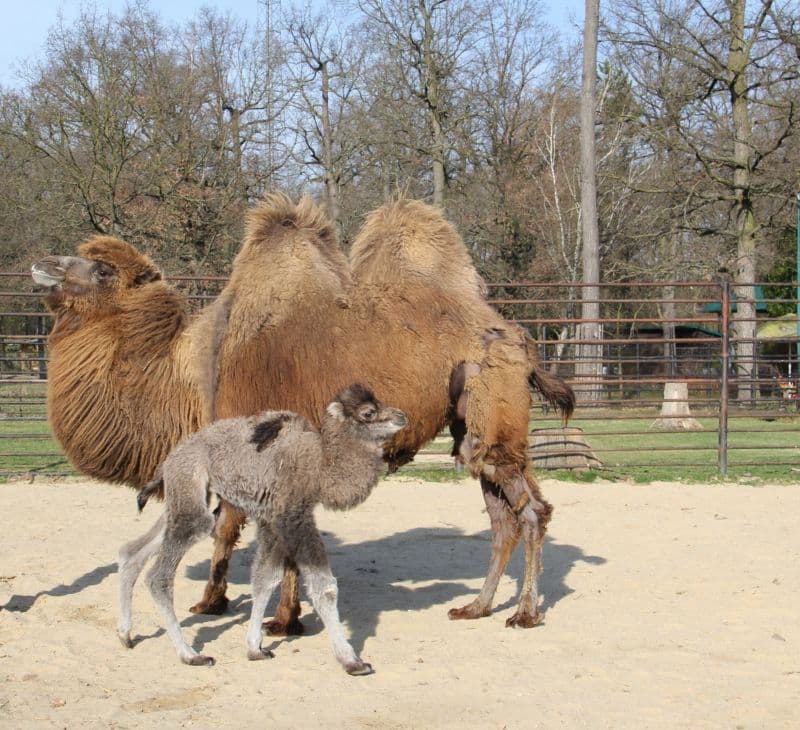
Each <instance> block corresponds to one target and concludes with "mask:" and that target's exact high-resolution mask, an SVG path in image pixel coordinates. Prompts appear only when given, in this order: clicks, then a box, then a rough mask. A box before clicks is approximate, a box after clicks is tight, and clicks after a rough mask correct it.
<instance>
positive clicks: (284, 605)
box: [264, 558, 305, 636]
mask: <svg viewBox="0 0 800 730" xmlns="http://www.w3.org/2000/svg"><path fill="white" fill-rule="evenodd" d="M283 571H284V572H283V582H282V583H281V599H280V601H279V602H278V607H277V608H276V609H275V618H273V619H271V620H270V621H265V622H264V628H265V629H266V631H267V633H268V634H269V635H270V636H299V635H300V634H302V633H303V632H304V631H305V628H304V627H303V624H301V623H300V580H299V576H298V571H297V564H296V563H295V562H294V560H291V559H290V558H287V559H286V561H285V562H284V566H283Z"/></svg>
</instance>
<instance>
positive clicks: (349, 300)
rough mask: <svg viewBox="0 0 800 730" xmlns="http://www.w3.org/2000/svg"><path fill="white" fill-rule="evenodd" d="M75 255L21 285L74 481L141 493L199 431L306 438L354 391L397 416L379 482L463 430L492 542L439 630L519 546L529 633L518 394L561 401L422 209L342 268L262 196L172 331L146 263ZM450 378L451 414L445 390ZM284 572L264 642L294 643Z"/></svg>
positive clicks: (298, 216) (221, 572) (99, 246)
mask: <svg viewBox="0 0 800 730" xmlns="http://www.w3.org/2000/svg"><path fill="white" fill-rule="evenodd" d="M81 253H82V254H83V255H84V256H86V257H87V258H85V259H84V258H81V259H70V260H69V261H68V260H66V259H48V260H45V261H44V262H41V263H40V264H37V265H35V266H34V278H36V273H37V267H38V270H39V274H40V278H39V279H37V280H39V281H40V283H44V284H47V285H49V283H50V281H51V279H52V283H53V284H54V285H55V288H54V289H52V290H51V293H50V294H49V295H48V301H49V302H50V306H51V308H52V309H53V311H54V313H55V315H56V326H55V329H54V334H53V337H52V339H51V341H50V348H51V357H52V360H53V365H52V366H51V375H52V378H51V385H50V388H51V397H50V403H51V419H52V421H53V424H54V429H55V431H56V434H57V435H58V437H59V439H60V440H61V442H62V444H63V445H64V447H65V450H66V451H67V453H68V454H69V456H70V458H71V459H72V461H73V463H75V464H76V466H77V467H78V468H79V469H81V470H82V471H84V472H86V473H89V474H92V475H94V476H99V477H101V478H104V479H112V480H116V481H128V482H130V483H132V484H135V485H142V484H145V483H146V482H147V481H148V480H149V479H150V478H151V477H152V476H153V471H154V469H155V467H156V465H157V464H158V463H159V462H160V461H161V460H162V459H163V457H164V456H165V455H166V453H167V452H168V451H169V449H170V447H171V446H173V445H174V444H175V442H176V441H177V440H178V439H179V438H180V437H182V436H183V435H185V434H186V433H189V432H190V431H193V430H195V429H197V428H198V427H199V426H200V425H202V424H203V423H205V422H207V421H209V420H210V419H212V418H225V417H230V416H238V415H253V414H255V413H257V412H259V411H262V410H264V409H271V410H291V411H294V412H298V413H300V414H301V415H303V416H305V417H306V418H308V419H309V420H310V421H312V423H314V424H315V425H316V426H319V424H320V419H321V416H322V414H323V412H324V409H325V406H326V404H327V402H328V399H329V397H330V394H331V393H333V392H337V391H338V390H339V389H341V388H342V387H343V386H345V385H346V384H347V383H349V382H353V381H356V380H361V381H364V382H366V383H368V384H369V385H370V386H371V387H372V388H373V389H374V390H375V393H376V395H377V396H378V398H379V399H380V400H382V401H384V402H389V403H393V404H396V405H397V406H398V407H399V408H401V409H402V410H404V411H405V412H406V413H407V415H408V418H409V425H408V427H407V428H405V429H403V431H402V432H401V433H399V434H398V435H397V436H396V437H395V438H394V439H393V440H392V441H391V442H390V443H389V444H388V446H387V448H386V454H385V455H386V459H387V461H388V462H389V465H390V467H391V468H396V467H397V466H398V465H400V464H402V463H405V462H406V461H408V460H410V459H411V458H412V457H413V455H414V453H416V451H417V450H418V449H419V448H420V446H422V445H423V444H424V443H426V442H427V441H429V440H430V439H431V438H433V437H434V436H435V435H436V434H437V433H438V432H439V430H440V429H441V428H442V427H443V426H444V425H445V424H446V423H447V422H448V421H452V422H460V423H461V424H462V426H463V433H462V434H461V436H462V438H463V440H462V442H461V449H460V451H461V455H462V457H463V459H464V461H465V463H467V464H468V466H469V468H470V470H471V471H472V473H473V474H475V475H479V476H480V477H481V480H482V483H483V484H484V495H485V497H486V499H487V505H489V506H490V516H491V518H492V529H493V535H494V537H493V557H492V562H491V570H490V574H489V576H488V577H487V583H486V585H485V586H484V590H483V591H482V593H481V595H480V596H479V597H478V599H476V601H475V602H473V604H471V606H470V607H466V608H465V609H461V610H459V611H458V612H456V614H458V615H457V616H456V615H454V617H477V616H479V615H485V613H486V612H488V610H489V607H490V605H491V599H492V597H493V595H494V588H495V587H496V582H497V580H498V579H499V576H500V574H501V573H502V571H503V569H504V567H505V564H506V562H507V560H508V557H509V556H510V554H511V552H512V551H513V549H514V547H515V546H516V544H517V541H518V540H519V538H520V535H524V536H525V543H526V578H525V585H524V586H523V596H522V598H521V600H520V609H519V611H518V612H517V614H515V617H512V619H510V622H511V623H512V624H513V625H533V624H534V623H535V622H536V620H537V617H536V612H535V601H534V599H535V595H536V593H535V583H534V581H535V573H536V572H538V565H539V563H538V558H537V556H538V553H539V552H540V550H541V542H542V540H543V537H544V527H545V525H546V522H547V519H549V514H550V507H549V505H547V503H546V502H545V501H544V500H543V499H542V498H541V495H540V494H539V490H538V487H537V486H536V483H535V481H534V480H533V478H532V477H531V476H530V475H529V474H528V472H527V470H526V467H527V458H526V446H527V423H528V406H529V392H528V384H529V382H530V383H532V384H534V385H537V386H538V387H540V388H541V389H542V390H543V393H544V395H545V396H546V397H547V398H549V399H550V400H551V401H552V402H553V403H554V404H555V405H559V406H561V407H562V408H563V409H565V410H566V411H571V408H572V405H573V402H574V401H573V399H572V394H571V391H570V390H569V389H568V388H567V387H566V386H565V385H564V384H563V383H562V382H561V381H560V380H558V379H556V378H554V377H553V376H550V375H548V374H547V373H546V372H545V371H544V370H543V369H542V368H541V366H540V364H539V363H538V361H537V360H536V357H535V349H534V348H533V347H532V346H531V342H530V339H529V338H528V337H527V335H526V334H525V333H524V332H523V331H522V330H520V329H519V328H518V327H516V326H514V325H511V324H509V323H507V322H505V321H504V320H503V319H502V318H501V317H500V316H499V315H498V314H497V313H496V312H495V311H494V310H493V309H492V308H491V307H490V306H488V305H487V304H486V302H485V300H484V299H483V296H482V287H481V284H480V279H479V277H478V276H477V274H476V273H475V270H474V268H473V267H472V266H471V264H470V263H469V257H468V255H467V253H466V250H465V248H464V245H463V243H462V241H461V239H460V237H459V236H458V234H457V233H456V232H455V230H454V229H453V227H452V226H451V225H450V224H449V223H447V221H445V220H444V218H443V217H442V215H441V213H440V212H439V211H438V210H436V209H434V208H431V207H430V206H426V205H424V204H422V203H418V202H414V201H399V202H396V203H393V204H390V205H387V206H384V207H383V208H381V209H379V210H378V211H376V212H375V213H373V214H372V215H371V216H370V217H369V219H368V220H367V222H366V224H365V226H364V229H363V230H362V232H361V234H360V235H359V236H358V238H357V240H356V241H355V243H354V245H353V250H352V261H353V265H352V268H351V266H350V264H349V263H348V261H347V260H346V259H345V257H344V256H343V255H342V254H341V252H340V251H339V250H338V248H337V247H336V237H335V234H334V231H333V228H332V226H331V225H330V224H329V223H328V222H327V221H326V220H325V218H324V216H323V214H322V213H321V211H320V209H319V208H317V207H316V206H315V205H314V204H313V203H312V202H311V201H310V199H308V198H304V199H303V200H301V201H300V203H299V204H294V203H292V201H290V200H289V199H288V198H286V197H284V196H280V195H275V196H270V197H269V198H268V199H267V200H266V201H265V202H264V203H263V204H262V205H261V206H259V207H258V208H257V209H255V210H254V211H252V212H251V213H250V215H249V217H248V225H247V236H246V240H245V243H244V246H243V248H242V250H241V251H240V253H239V254H238V256H237V258H236V261H235V264H234V269H233V272H232V275H231V279H230V282H229V283H228V285H227V286H226V288H225V290H224V291H223V292H222V294H221V295H220V297H219V298H218V299H217V300H216V302H215V303H214V304H213V305H211V306H210V307H208V308H206V310H204V311H203V312H202V313H201V315H200V316H199V318H198V319H197V320H196V321H195V322H194V323H192V324H191V326H189V327H187V321H186V316H185V312H184V310H183V304H182V302H181V300H180V298H179V297H177V296H176V295H175V294H174V293H173V292H172V291H171V290H169V289H168V288H167V287H166V286H164V285H163V284H162V283H161V282H160V281H158V280H157V277H158V272H157V270H156V269H155V267H153V266H152V263H151V262H150V261H149V259H147V258H146V257H144V256H142V255H141V254H138V253H137V252H136V251H135V250H134V249H132V248H131V247H129V246H127V244H124V243H122V242H119V241H113V240H111V239H96V240H95V241H93V242H92V243H91V244H89V247H88V248H84V249H82V250H81ZM115 257H118V258H119V262H117V261H116V258H115ZM101 264H102V265H103V266H108V267H109V268H110V269H111V270H112V275H111V276H110V277H109V278H108V281H109V282H111V283H110V284H109V283H107V282H106V281H105V279H104V277H98V276H96V275H95V274H96V273H97V272H94V273H92V272H93V271H94V269H93V267H97V266H99V265H101ZM48 271H49V273H48ZM42 272H44V273H42ZM75 272H78V273H80V274H81V276H78V274H77V273H75ZM351 272H352V273H351ZM48 277H50V279H48ZM81 277H82V278H81ZM73 279H75V280H79V279H80V281H79V284H80V285H79V286H75V287H73ZM57 282H60V283H57ZM73 289H74V290H73ZM150 297H152V301H151V300H150ZM168 304H169V305H170V306H167V305H168ZM170 307H172V308H170ZM159 343H160V344H159ZM462 366H463V367H464V370H463V373H464V377H463V378H462V382H460V383H459V385H458V388H459V393H458V397H457V398H456V400H455V402H454V401H453V397H452V394H451V392H450V390H451V389H450V387H449V386H450V385H451V376H452V374H453V372H454V371H455V370H457V369H459V368H461V367H462ZM76 389H78V390H76ZM81 393H82V395H81ZM76 396H78V397H76ZM95 413H96V414H98V415H97V417H95V416H94V414H95ZM95 422H96V424H95V425H87V424H89V423H95ZM100 424H102V425H100ZM151 432H152V433H151ZM95 441H99V442H100V443H101V444H102V446H101V448H96V447H95ZM150 452H152V458H150ZM490 500H495V501H494V502H492V504H490ZM498 500H499V501H498ZM495 503H496V504H495ZM503 504H505V505H506V507H505V508H503V509H500V507H497V505H503ZM495 513H496V514H495ZM243 518H244V516H243V513H241V512H240V511H237V510H235V509H233V508H231V507H230V505H227V504H225V503H224V502H223V503H222V504H221V509H220V516H219V519H218V523H217V527H216V529H215V536H216V545H215V552H214V556H213V558H212V575H211V578H210V580H209V584H208V586H207V587H206V592H205V595H204V597H203V600H202V601H201V602H200V603H199V604H198V605H197V606H195V607H194V610H196V611H203V612H206V611H207V612H218V611H220V610H222V609H223V608H224V606H225V604H226V602H227V601H226V598H225V587H226V582H225V573H226V568H227V563H228V559H229V558H230V554H231V551H232V549H233V547H234V545H235V543H236V540H237V538H238V535H239V530H240V527H241V524H242V521H243ZM287 568H288V571H287V579H286V581H285V582H284V586H283V593H282V600H281V604H280V606H279V609H278V614H277V618H276V623H275V624H273V628H274V629H277V630H278V631H285V630H290V631H300V630H302V627H301V626H300V625H299V623H298V622H297V620H296V619H297V616H298V614H299V602H298V600H297V598H298V596H297V582H296V570H295V567H294V566H293V565H292V564H291V563H289V564H287ZM532 596H533V598H532ZM532 601H534V602H533V603H532Z"/></svg>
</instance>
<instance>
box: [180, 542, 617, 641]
mask: <svg viewBox="0 0 800 730" xmlns="http://www.w3.org/2000/svg"><path fill="white" fill-rule="evenodd" d="M322 537H323V540H324V542H325V546H326V548H327V550H328V556H329V558H330V562H331V568H332V570H333V574H334V575H335V576H336V578H337V581H338V584H339V612H340V614H341V617H342V622H343V623H345V624H346V625H347V628H348V632H349V634H350V638H351V643H352V644H353V647H354V648H355V649H356V652H357V653H360V652H361V651H363V649H364V643H365V641H366V640H367V639H368V638H370V637H373V636H375V634H376V630H377V627H378V623H379V621H380V617H381V614H382V613H383V612H385V611H418V610H420V609H427V608H431V607H440V608H441V614H442V621H447V620H448V619H447V610H448V609H449V608H452V607H453V605H459V606H460V605H463V604H465V603H468V602H469V601H471V600H472V599H473V598H474V596H475V595H476V594H477V593H478V590H479V587H472V586H469V585H467V584H466V583H465V582H464V581H467V580H469V581H472V580H482V579H483V578H484V576H485V569H486V563H487V562H488V560H489V553H490V545H491V543H490V540H491V534H490V532H489V531H488V530H485V531H483V532H480V533H477V534H469V535H467V534H464V533H463V532H462V531H461V530H460V529H458V528H457V527H442V528H429V527H426V528H413V529H410V530H406V531H404V532H398V533H395V534H394V535H390V536H387V537H382V538H379V539H376V540H368V541H365V542H361V543H353V544H348V545H343V544H342V541H341V540H340V539H339V538H338V537H337V536H336V535H334V534H332V533H330V532H323V533H322ZM253 551H254V547H253V546H252V545H251V546H249V547H243V548H241V549H239V550H237V551H236V552H235V553H234V556H233V559H232V560H231V565H230V568H229V571H230V572H229V576H228V577H229V591H228V592H229V595H231V596H232V600H231V603H230V604H229V606H228V613H229V614H234V615H233V616H230V619H231V620H230V621H228V622H225V623H224V624H215V625H213V626H204V627H202V628H200V629H199V630H198V632H197V635H196V641H195V645H196V646H197V645H203V644H204V643H205V642H207V641H211V640H213V639H215V638H217V637H218V636H219V635H220V634H221V633H223V632H224V631H225V630H226V629H227V628H228V627H229V626H231V625H234V624H240V623H244V622H246V621H247V620H248V618H249V610H250V589H249V573H250V562H251V559H252V553H253ZM581 562H583V563H587V564H590V565H602V564H604V563H605V562H606V559H605V558H603V557H599V556H596V555H586V554H584V552H583V550H581V549H580V548H579V547H577V546H575V545H565V544H562V543H558V542H555V541H554V540H552V539H550V538H546V544H545V548H544V570H543V572H542V575H541V577H540V579H539V589H540V592H541V594H542V595H543V603H542V604H541V606H540V610H541V611H542V612H545V611H548V610H549V609H551V608H553V607H554V606H556V604H557V603H558V602H559V601H560V600H561V599H562V598H564V597H565V596H567V595H569V594H570V593H572V592H573V589H572V588H570V587H569V586H568V585H567V583H566V578H567V576H568V575H569V573H570V571H571V570H572V568H573V566H574V565H575V564H577V563H581ZM208 569H209V561H208V560H204V561H201V562H199V563H196V564H194V565H189V566H188V567H187V569H186V572H185V575H186V576H187V577H188V578H190V579H192V580H197V581H203V580H205V577H206V576H207V575H208ZM523 571H524V558H523V555H522V550H521V549H519V548H518V549H517V551H516V552H515V554H514V556H513V557H512V559H511V561H509V564H508V566H507V568H506V575H507V576H509V577H511V578H512V579H513V580H515V581H516V583H517V588H516V590H515V592H514V595H512V596H511V597H510V598H509V599H508V600H506V601H505V602H503V603H500V604H498V605H496V606H495V607H494V609H493V612H492V616H493V617H498V616H499V618H500V619H502V620H503V621H505V619H506V618H508V615H506V614H509V613H511V612H513V608H514V606H515V605H516V602H517V594H518V593H519V590H520V588H521V585H522V577H523ZM417 583H419V584H422V585H419V586H415V585H414V584H417ZM239 589H241V594H240V595H237V590H239ZM277 593H278V591H276V592H275V595H273V597H272V599H271V601H270V605H269V607H268V608H267V612H266V616H265V618H269V617H270V616H271V615H272V613H271V612H272V610H273V609H274V606H275V603H276V602H277ZM239 612H241V613H240V615H238V616H236V614H237V613H239ZM210 618H211V617H208V616H190V617H189V618H187V619H184V620H183V621H181V624H182V625H183V626H190V625H193V624H197V623H200V622H207V621H208V620H209V619H210ZM301 618H302V620H303V623H304V625H305V627H306V634H315V633H318V632H320V631H322V630H323V627H322V623H321V621H319V619H318V618H317V616H316V614H314V612H313V611H311V612H309V613H306V614H305V615H304V616H302V617H301ZM482 620H483V621H489V620H491V618H486V619H482ZM266 638H267V637H265V639H266ZM297 638H298V637H290V638H289V639H288V640H289V641H294V640H296V639H297ZM285 640H286V639H284V640H281V639H276V640H275V641H276V643H275V644H273V645H270V646H269V648H271V649H275V647H276V646H277V644H278V643H280V642H281V641H285ZM265 646H267V641H266V640H265Z"/></svg>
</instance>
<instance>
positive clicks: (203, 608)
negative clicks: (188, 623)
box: [189, 596, 228, 616]
mask: <svg viewBox="0 0 800 730" xmlns="http://www.w3.org/2000/svg"><path fill="white" fill-rule="evenodd" d="M226 608H228V598H227V596H219V597H218V598H215V599H213V600H211V601H206V600H205V599H203V600H202V601H200V602H199V603H195V604H194V606H192V607H191V608H190V609H189V611H191V612H192V613H206V614H209V615H211V616H219V615H220V614H222V613H225V609H226Z"/></svg>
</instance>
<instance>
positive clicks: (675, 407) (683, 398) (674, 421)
mask: <svg viewBox="0 0 800 730" xmlns="http://www.w3.org/2000/svg"><path fill="white" fill-rule="evenodd" d="M650 428H655V429H658V430H659V431H702V430H703V424H701V423H700V422H699V421H698V420H696V419H695V418H692V413H691V411H690V410H689V384H688V383H664V402H663V403H662V404H661V415H660V416H659V417H658V418H657V419H656V420H655V421H653V423H652V424H651V425H650Z"/></svg>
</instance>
